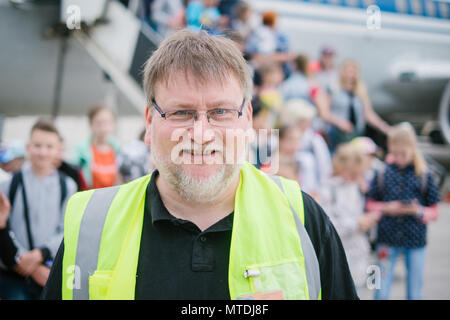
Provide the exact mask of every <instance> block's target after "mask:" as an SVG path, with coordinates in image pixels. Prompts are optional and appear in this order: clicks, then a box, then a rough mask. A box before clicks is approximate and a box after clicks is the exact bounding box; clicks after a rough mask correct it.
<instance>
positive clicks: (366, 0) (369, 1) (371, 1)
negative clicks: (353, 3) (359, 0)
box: [363, 0, 376, 8]
mask: <svg viewBox="0 0 450 320" xmlns="http://www.w3.org/2000/svg"><path fill="white" fill-rule="evenodd" d="M363 3H364V7H365V8H367V7H368V6H371V5H372V4H375V3H376V1H375V0H363Z"/></svg>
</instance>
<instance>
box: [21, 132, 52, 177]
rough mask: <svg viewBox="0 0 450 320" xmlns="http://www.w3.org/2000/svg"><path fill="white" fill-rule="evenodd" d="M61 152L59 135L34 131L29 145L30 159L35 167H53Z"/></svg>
mask: <svg viewBox="0 0 450 320" xmlns="http://www.w3.org/2000/svg"><path fill="white" fill-rule="evenodd" d="M59 150H60V139H59V137H58V135H57V134H55V133H53V132H48V131H44V130H39V129H37V130H34V131H33V132H32V134H31V137H30V140H29V141H28V144H27V152H28V157H29V159H30V161H31V163H32V165H33V166H35V167H37V168H40V169H48V168H51V167H53V163H54V162H55V159H56V158H57V157H58V153H59Z"/></svg>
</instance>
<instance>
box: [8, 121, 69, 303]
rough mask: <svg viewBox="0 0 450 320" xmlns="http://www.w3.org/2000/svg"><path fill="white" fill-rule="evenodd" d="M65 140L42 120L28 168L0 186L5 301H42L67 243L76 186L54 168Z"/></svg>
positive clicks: (32, 143)
mask: <svg viewBox="0 0 450 320" xmlns="http://www.w3.org/2000/svg"><path fill="white" fill-rule="evenodd" d="M60 141H61V140H60V135H59V133H58V131H57V129H56V127H55V126H54V124H53V123H52V122H51V121H50V120H45V119H41V120H38V121H37V122H36V123H35V124H34V125H33V127H32V129H31V133H30V139H29V141H28V143H27V147H26V149H27V156H28V160H29V161H28V162H26V163H25V164H24V165H23V166H22V168H21V170H20V171H18V172H16V173H14V174H13V176H12V177H11V179H8V180H7V181H5V182H3V183H2V184H0V193H1V196H0V211H1V212H2V216H3V217H5V216H8V214H9V218H8V220H7V223H6V225H5V226H4V227H3V228H1V227H2V226H0V229H1V230H0V233H1V234H2V237H1V239H0V242H1V243H0V247H1V248H2V249H3V248H4V247H5V248H7V250H6V251H5V250H2V251H3V252H2V255H1V257H0V298H2V299H38V298H39V295H40V292H41V290H42V287H43V286H44V285H45V282H46V280H47V278H48V274H49V271H50V266H51V262H52V258H53V257H54V256H55V255H56V252H57V250H58V247H59V244H60V242H61V240H62V237H63V227H64V208H65V205H66V203H67V200H68V198H69V197H70V196H71V195H72V194H73V193H75V191H76V188H77V187H76V184H75V182H74V181H73V180H72V179H71V178H69V177H67V176H66V175H64V174H62V173H61V172H60V171H58V170H56V168H55V167H54V162H55V158H56V157H57V154H58V150H59V146H60V143H61V142H60Z"/></svg>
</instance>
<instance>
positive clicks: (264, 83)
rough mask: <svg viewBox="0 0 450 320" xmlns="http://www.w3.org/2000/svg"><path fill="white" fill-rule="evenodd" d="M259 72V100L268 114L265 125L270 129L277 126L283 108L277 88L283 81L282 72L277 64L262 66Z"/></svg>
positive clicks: (281, 98)
mask: <svg viewBox="0 0 450 320" xmlns="http://www.w3.org/2000/svg"><path fill="white" fill-rule="evenodd" d="M259 72H260V74H261V87H260V88H259V98H260V100H261V102H262V104H263V105H264V107H266V108H267V109H268V111H269V112H270V114H269V116H268V119H267V121H268V123H267V125H268V126H269V127H270V128H275V127H276V126H277V121H278V120H279V116H280V112H281V109H282V108H283V97H282V96H281V93H280V91H279V90H278V86H279V85H280V84H281V82H282V81H283V77H284V75H283V70H282V69H281V66H280V64H278V63H269V64H265V65H263V66H262V67H261V68H260V69H259Z"/></svg>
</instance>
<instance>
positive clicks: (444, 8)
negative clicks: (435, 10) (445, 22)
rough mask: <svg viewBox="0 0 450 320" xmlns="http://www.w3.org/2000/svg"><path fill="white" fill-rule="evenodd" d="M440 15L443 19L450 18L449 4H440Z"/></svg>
mask: <svg viewBox="0 0 450 320" xmlns="http://www.w3.org/2000/svg"><path fill="white" fill-rule="evenodd" d="M439 13H440V15H441V18H448V4H447V3H439Z"/></svg>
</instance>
